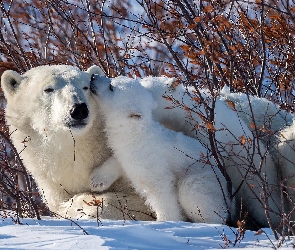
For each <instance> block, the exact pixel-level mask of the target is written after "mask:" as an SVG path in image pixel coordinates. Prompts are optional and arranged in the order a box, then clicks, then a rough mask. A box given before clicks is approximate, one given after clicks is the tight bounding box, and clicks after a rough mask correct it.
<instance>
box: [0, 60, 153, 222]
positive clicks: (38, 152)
mask: <svg viewBox="0 0 295 250" xmlns="http://www.w3.org/2000/svg"><path fill="white" fill-rule="evenodd" d="M94 73H96V74H102V71H101V69H100V68H98V67H97V66H93V67H91V68H89V69H88V70H87V71H85V72H83V71H80V70H79V69H78V68H76V67H73V66H67V65H55V66H40V67H36V68H33V69H31V70H29V71H28V72H26V73H25V74H23V75H19V74H18V73H17V72H14V71H11V70H8V71H5V72H4V74H3V75H2V78H1V85H2V88H3V91H4V94H5V97H6V99H7V107H6V120H7V123H8V124H9V128H10V132H11V139H12V140H13V143H14V145H15V146H16V148H17V150H18V151H19V152H21V155H20V156H21V158H22V159H23V162H24V165H25V166H26V168H27V169H28V170H29V171H30V173H31V174H32V175H33V177H34V179H35V180H36V182H37V185H38V187H39V190H40V193H41V194H42V196H43V200H44V201H46V203H47V205H48V207H49V208H50V210H51V211H53V212H57V213H60V214H61V215H65V214H68V213H69V210H71V211H72V212H71V213H70V214H71V216H73V217H79V216H80V212H79V211H78V209H80V208H81V207H77V206H78V205H81V206H82V205H84V207H85V206H86V205H85V203H84V204H83V203H81V202H80V201H81V200H84V199H85V200H87V199H89V195H88V194H87V192H90V185H89V176H90V174H91V173H92V171H93V169H94V168H95V167H98V166H100V165H101V164H102V163H103V162H104V161H105V160H107V159H108V158H109V157H110V156H111V151H110V149H109V148H108V147H107V146H106V138H105V133H104V124H103V122H102V119H101V117H100V114H99V111H98V107H97V103H96V101H95V100H94V98H93V96H92V94H91V93H90V81H91V75H92V74H94ZM81 103H85V104H86V107H87V109H88V112H89V114H88V116H87V117H85V119H82V120H77V119H74V118H73V117H72V115H71V113H72V112H73V110H74V107H75V105H77V104H81ZM112 191H116V192H118V196H122V197H123V196H128V194H132V193H133V190H132V189H131V187H130V186H128V184H127V183H126V182H124V180H119V181H118V182H117V184H116V185H114V187H113V189H112ZM120 192H122V193H120ZM108 194H109V195H108ZM72 197H74V199H72ZM96 197H97V199H102V198H104V203H105V204H108V203H112V204H113V205H118V204H119V202H118V200H117V198H116V197H114V193H106V194H104V195H97V196H96ZM75 199H77V201H76V200H75ZM130 203H132V204H133V205H134V204H136V203H137V206H136V207H134V208H133V209H134V210H140V209H144V211H148V209H147V207H144V205H143V204H144V202H143V201H142V200H141V199H140V197H139V196H137V198H136V199H135V200H134V201H131V202H130ZM75 204H78V205H77V206H76V205H75ZM91 209H92V215H93V214H96V208H95V207H92V208H88V210H91ZM112 209H113V206H108V208H105V209H104V211H103V212H104V213H105V214H106V217H107V218H108V217H109V216H110V218H112V216H111V214H112V211H113V210H112ZM116 213H117V211H114V214H116ZM102 217H104V215H103V214H102ZM122 218H123V217H121V219H122ZM140 218H142V217H139V219H140Z"/></svg>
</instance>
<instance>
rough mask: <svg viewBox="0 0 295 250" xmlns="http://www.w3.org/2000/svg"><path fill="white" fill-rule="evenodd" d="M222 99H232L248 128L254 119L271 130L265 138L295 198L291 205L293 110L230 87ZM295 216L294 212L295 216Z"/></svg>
mask: <svg viewBox="0 0 295 250" xmlns="http://www.w3.org/2000/svg"><path fill="white" fill-rule="evenodd" d="M221 100H229V101H232V102H233V103H234V105H235V109H236V110H237V112H238V115H239V116H240V117H241V119H242V120H243V121H245V122H246V123H247V124H248V126H249V128H252V129H253V126H251V124H253V123H255V125H256V126H257V128H258V130H260V129H261V128H263V127H265V128H266V129H268V130H271V131H272V132H273V133H274V134H273V136H270V137H269V136H268V137H266V139H265V140H264V141H265V142H266V143H268V144H269V145H270V152H271V153H272V155H273V157H274V159H275V163H276V164H277V166H278V167H279V169H280V172H281V175H282V176H281V177H282V180H283V181H284V182H285V185H286V186H287V187H288V189H287V190H288V193H289V195H290V198H291V199H292V202H291V208H290V209H293V203H294V202H295V191H294V190H295V189H294V188H295V123H294V118H295V117H294V114H292V113H289V112H287V111H285V110H282V109H280V107H279V106H278V105H276V104H274V103H273V102H271V101H269V100H267V99H266V98H259V97H255V96H248V95H246V94H243V93H230V91H229V89H228V88H226V87H225V88H224V89H223V90H222V91H221ZM294 219H295V214H294V213H293V216H292V220H294Z"/></svg>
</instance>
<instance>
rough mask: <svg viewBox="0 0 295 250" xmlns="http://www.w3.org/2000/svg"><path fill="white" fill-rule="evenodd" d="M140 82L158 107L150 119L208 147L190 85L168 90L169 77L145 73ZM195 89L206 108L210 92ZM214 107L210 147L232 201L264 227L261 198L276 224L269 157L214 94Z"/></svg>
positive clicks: (200, 107)
mask: <svg viewBox="0 0 295 250" xmlns="http://www.w3.org/2000/svg"><path fill="white" fill-rule="evenodd" d="M140 82H141V84H142V85H143V86H144V87H145V88H146V89H148V90H149V91H150V92H151V93H152V95H153V96H154V98H155V99H156V101H157V103H158V107H157V108H156V109H155V110H153V117H154V119H155V120H157V121H159V122H160V123H161V124H164V125H165V126H167V127H168V128H170V129H173V130H175V131H182V132H183V133H185V134H186V135H188V136H190V137H193V138H197V139H198V140H200V142H201V143H202V144H203V145H204V146H205V147H206V148H208V150H209V151H210V139H209V136H208V134H206V130H205V132H204V130H203V129H202V127H206V125H205V124H204V123H205V122H206V120H205V119H204V118H203V117H205V116H206V112H207V111H206V110H205V109H204V105H203V104H202V103H199V102H198V101H199V100H200V98H199V96H198V95H197V94H195V93H196V90H195V89H194V88H193V87H184V86H182V85H180V86H178V87H177V88H174V87H173V86H174V84H173V79H167V77H146V78H143V79H142V80H140ZM198 91H199V92H200V94H201V95H202V97H203V98H204V100H206V101H207V102H208V103H209V104H210V105H211V106H212V93H209V91H208V90H206V89H198ZM163 96H164V97H165V98H163ZM184 104H185V105H186V109H188V108H189V109H190V110H191V112H190V113H189V114H188V113H187V112H185V108H184ZM214 106H215V107H214V124H212V125H213V126H214V128H213V129H214V130H215V138H216V147H217V148H218V150H219V153H220V155H221V156H222V159H223V161H224V165H225V166H226V172H227V173H228V175H229V177H230V179H231V181H232V186H233V188H234V190H237V194H236V201H237V205H239V204H240V202H241V201H242V203H243V207H244V208H246V210H247V211H248V212H249V215H250V216H251V217H252V218H253V219H254V220H255V221H256V223H258V225H260V226H264V227H267V226H269V224H268V220H267V217H266V215H265V206H266V205H265V202H266V203H268V205H269V207H268V212H269V216H270V218H271V223H272V224H273V225H279V223H280V215H281V209H280V207H281V202H280V200H281V199H280V191H279V187H278V173H277V169H276V166H275V164H274V162H273V160H272V156H271V155H270V154H269V153H268V150H267V149H266V147H265V146H264V145H263V143H260V142H259V141H258V140H257V139H255V138H254V137H253V135H252V133H251V131H250V130H249V128H248V126H247V124H246V123H245V122H244V121H243V120H241V119H240V118H239V116H238V115H237V113H236V112H235V111H233V110H231V109H230V108H229V106H228V105H227V103H226V102H224V101H223V100H220V99H219V98H216V102H215V103H214ZM167 107H169V108H168V109H167ZM193 128H195V129H193ZM245 142H246V143H245ZM259 175H260V176H259ZM245 176H246V178H245ZM261 177H263V178H262V179H261ZM262 180H267V185H264V184H265V183H263V181H262ZM263 189H264V191H263ZM263 193H264V194H265V196H263Z"/></svg>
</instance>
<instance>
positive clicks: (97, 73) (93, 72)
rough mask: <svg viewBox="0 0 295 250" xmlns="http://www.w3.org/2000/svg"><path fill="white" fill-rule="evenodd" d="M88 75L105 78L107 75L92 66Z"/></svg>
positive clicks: (88, 70)
mask: <svg viewBox="0 0 295 250" xmlns="http://www.w3.org/2000/svg"><path fill="white" fill-rule="evenodd" d="M86 72H87V73H89V74H91V75H94V74H95V75H99V76H104V75H105V74H104V73H103V71H102V69H101V68H100V67H98V66H96V65H93V66H91V67H90V68H88V69H87V71H86Z"/></svg>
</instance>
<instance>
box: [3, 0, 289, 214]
mask: <svg viewBox="0 0 295 250" xmlns="http://www.w3.org/2000/svg"><path fill="white" fill-rule="evenodd" d="M0 16H1V18H0V26H1V27H2V28H1V30H0V74H1V73H2V72H3V71H4V70H6V69H14V70H16V71H18V72H20V73H23V72H25V71H27V70H28V69H30V68H32V67H35V66H38V65H43V64H71V65H76V66H78V67H79V68H81V69H86V68H88V67H89V66H91V65H93V64H96V65H99V66H100V67H101V68H102V69H103V70H104V72H105V73H106V75H108V76H110V77H113V76H117V75H127V76H130V77H134V76H138V77H143V76H147V75H153V76H159V75H167V76H170V77H175V78H177V79H178V80H179V82H181V83H183V84H186V85H192V86H195V87H196V95H197V96H198V98H199V100H201V103H202V105H204V106H205V110H206V115H205V116H204V117H203V118H202V119H203V121H204V124H205V125H204V126H203V129H204V130H206V135H207V136H208V137H209V139H210V142H211V152H212V155H213V156H214V158H215V160H216V162H217V163H218V166H219V168H221V169H224V167H225V166H223V163H222V162H223V161H222V159H220V154H218V148H216V143H215V141H214V127H213V124H214V105H212V103H213V104H214V100H215V98H216V96H217V95H218V93H219V91H220V90H221V89H222V88H223V87H224V86H228V87H229V88H230V90H231V91H233V92H245V93H247V94H249V95H256V96H259V97H266V98H268V99H269V100H271V101H273V102H275V103H277V104H278V105H279V106H280V107H281V108H282V109H286V110H288V111H291V112H292V111H294V78H295V77H294V76H295V60H294V35H295V4H294V1H292V0H280V1H273V0H256V1H254V0H253V1H251V0H250V1H247V2H245V1H238V0H234V1H232V0H196V1H193V0H182V1H180V0H176V1H169V0H135V1H128V0H120V1H118V0H112V1H97V0H91V1H90V0H82V1H77V0H68V1H67V0H61V1H59V0H45V1H36V0H31V1H26V0H20V1H12V0H7V1H0ZM199 88H208V89H209V91H210V93H211V95H212V100H213V102H212V100H211V101H210V102H207V101H206V100H203V99H202V97H201V95H200V93H198V91H197V90H198V89H199ZM2 115H3V114H2ZM1 136H2V137H3V138H4V141H5V142H3V143H2V144H1V145H3V148H2V147H1V152H4V153H5V154H6V152H7V149H6V148H5V147H7V146H6V145H9V144H6V142H7V141H8V139H7V134H3V135H2V134H1ZM0 143H1V142H0ZM9 148H10V146H9ZM5 157H6V156H5ZM14 157H15V155H14ZM262 158H263V156H262ZM14 164H16V165H17V169H18V171H24V169H23V168H22V165H21V163H20V162H18V161H16V163H14ZM19 167H21V169H20V170H19ZM1 169H3V170H1V176H2V177H1V178H4V177H5V178H6V172H5V171H4V170H5V169H10V170H12V169H14V167H13V166H12V165H11V163H10V161H8V160H7V159H4V158H3V159H2V163H1ZM7 178H10V179H9V180H10V181H12V182H14V183H15V184H16V185H17V180H15V179H13V178H14V177H13V176H9V177H7ZM228 181H229V182H230V180H228ZM27 184H28V185H29V186H30V185H31V182H30V181H29V179H28V182H27ZM5 185H6V184H5V183H4V182H2V184H0V186H5ZM26 188H27V187H26ZM1 191H2V192H4V193H5V192H6V191H5V190H3V189H1ZM6 194H8V195H9V193H7V192H6ZM28 194H29V195H28V196H26V198H21V200H27V201H28V202H29V201H30V199H31V191H28ZM13 198H16V197H13ZM36 211H37V210H36Z"/></svg>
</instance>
